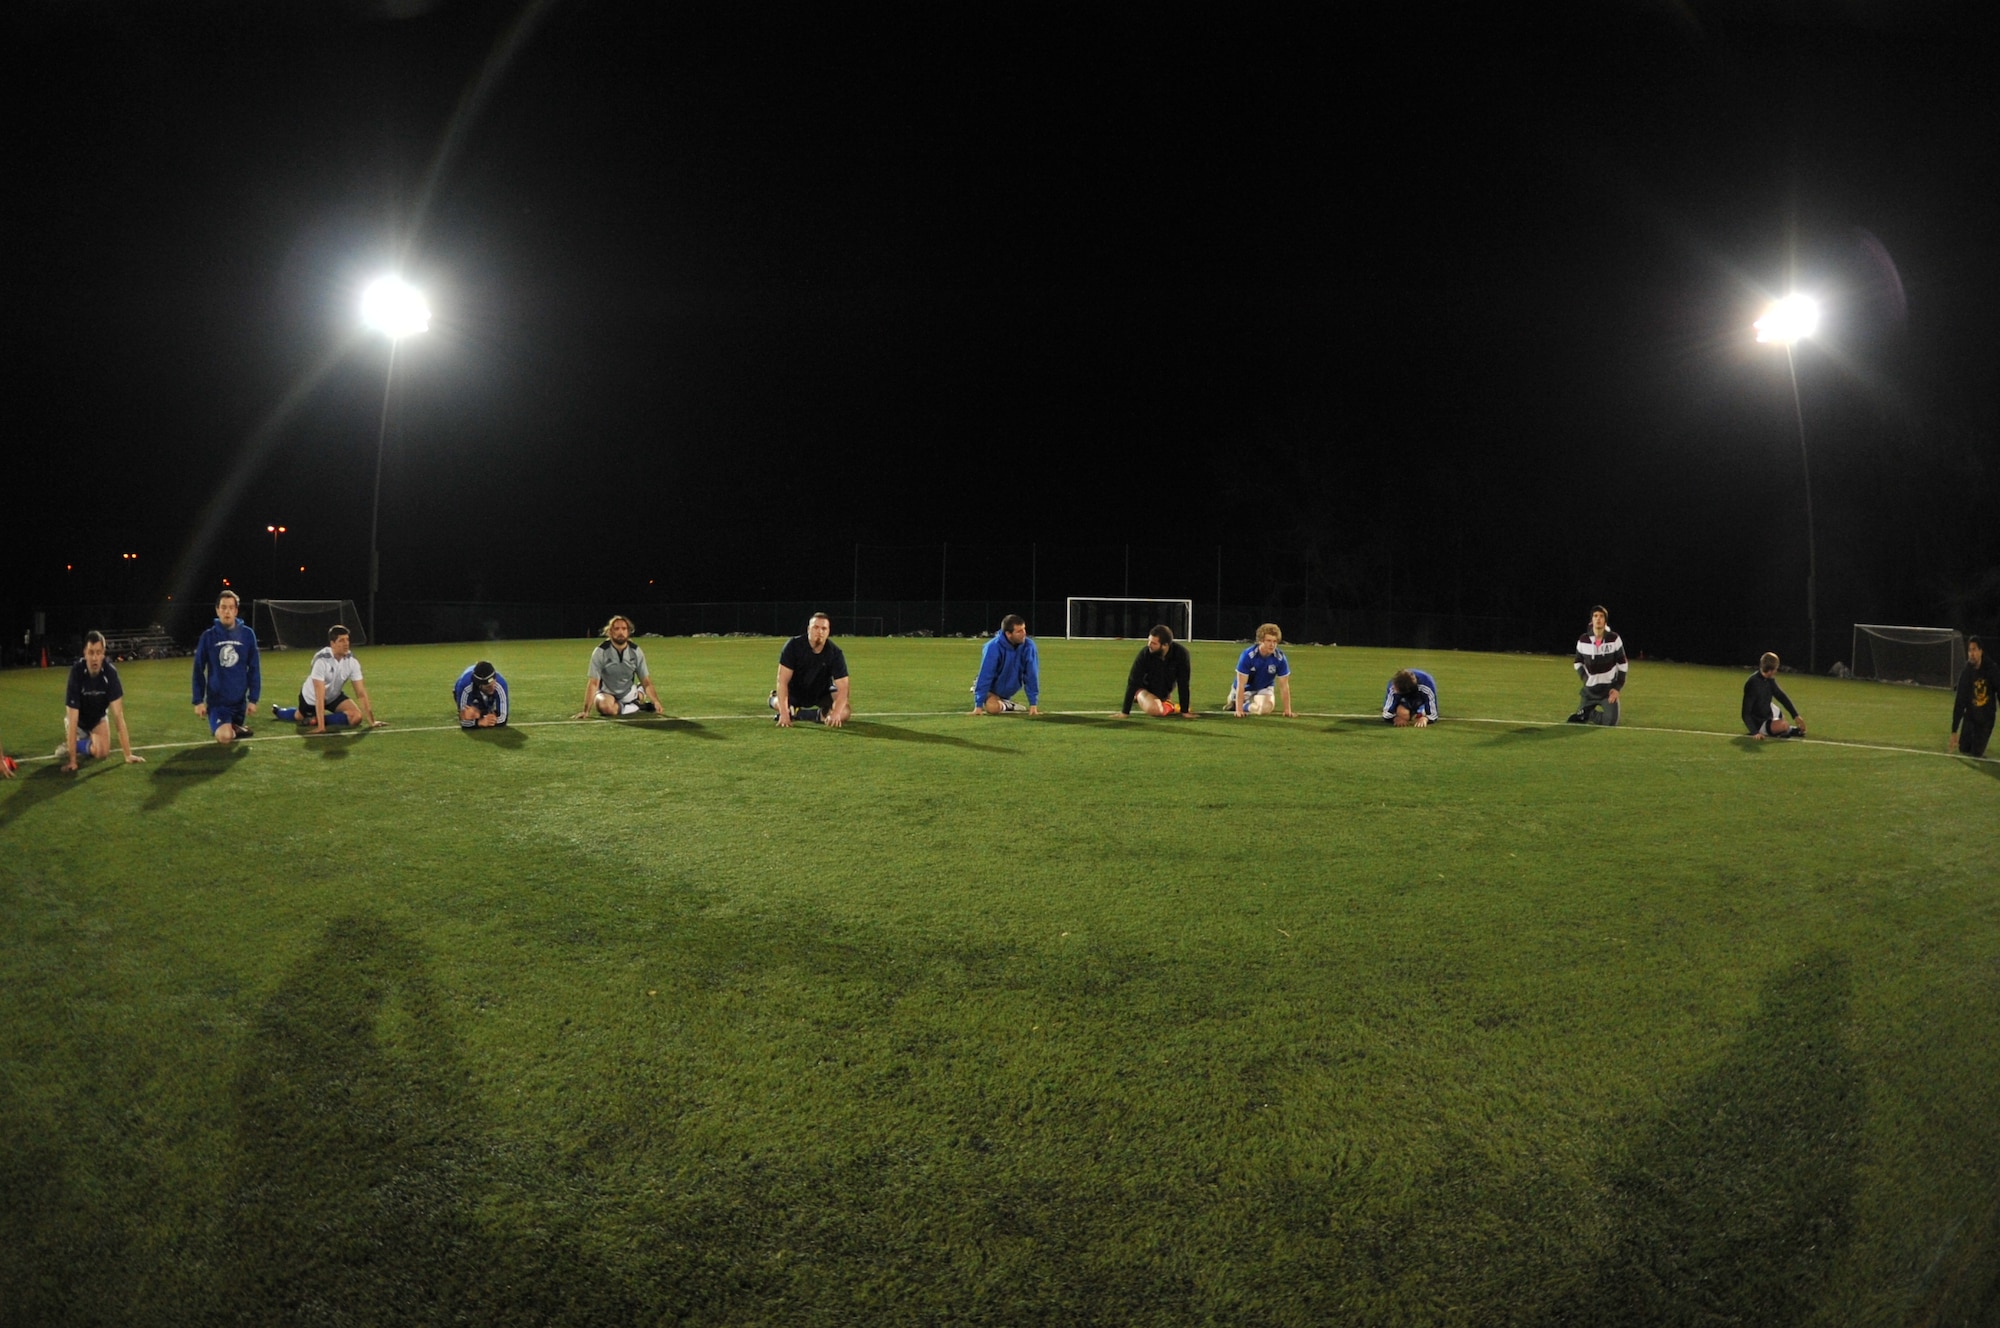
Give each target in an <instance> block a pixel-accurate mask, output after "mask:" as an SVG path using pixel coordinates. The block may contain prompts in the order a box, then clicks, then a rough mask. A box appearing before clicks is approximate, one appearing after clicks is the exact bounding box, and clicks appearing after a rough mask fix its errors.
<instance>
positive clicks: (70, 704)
mask: <svg viewBox="0 0 2000 1328" xmlns="http://www.w3.org/2000/svg"><path fill="white" fill-rule="evenodd" d="M107 715H108V716H110V719H107V718H106V716H107ZM112 719H115V720H117V721H118V746H119V747H120V748H122V749H123V750H124V752H125V764H127V765H138V764H140V763H141V762H143V761H144V760H145V759H146V758H145V757H143V756H134V755H133V754H132V735H131V734H130V733H128V732H127V731H126V729H125V688H124V685H123V684H122V683H120V682H119V681H118V670H117V669H115V668H113V667H112V666H111V665H110V664H107V663H106V662H105V660H104V633H102V632H91V633H89V634H87V635H86V636H85V637H84V638H83V658H82V659H80V660H78V661H77V662H76V663H74V664H72V665H70V670H69V691H68V694H67V695H66V696H65V697H64V698H63V745H62V746H61V747H59V748H57V749H56V755H57V756H59V757H61V758H62V762H63V767H62V768H63V769H64V770H65V771H66V772H68V773H70V774H75V773H76V762H77V758H78V757H82V756H90V757H95V758H97V759H99V760H102V759H103V758H104V757H106V756H109V755H110V754H111V720H112Z"/></svg>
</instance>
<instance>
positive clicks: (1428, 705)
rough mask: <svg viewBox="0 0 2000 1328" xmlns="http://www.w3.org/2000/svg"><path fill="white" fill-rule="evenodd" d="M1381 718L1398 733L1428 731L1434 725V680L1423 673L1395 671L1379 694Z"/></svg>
mask: <svg viewBox="0 0 2000 1328" xmlns="http://www.w3.org/2000/svg"><path fill="white" fill-rule="evenodd" d="M1382 718H1383V719H1384V720H1385V721H1387V722H1388V723H1391V724H1394V725H1395V726H1396V727H1397V728H1399V729H1427V728H1429V727H1430V726H1431V725H1433V724H1435V723H1437V720H1438V685H1437V679H1435V678H1433V677H1431V675H1430V674H1428V673H1425V672H1424V671H1423V670H1422V669H1398V670H1397V671H1396V676H1395V677H1393V678H1391V679H1389V689H1388V690H1387V691H1386V692H1384V693H1383V694H1382Z"/></svg>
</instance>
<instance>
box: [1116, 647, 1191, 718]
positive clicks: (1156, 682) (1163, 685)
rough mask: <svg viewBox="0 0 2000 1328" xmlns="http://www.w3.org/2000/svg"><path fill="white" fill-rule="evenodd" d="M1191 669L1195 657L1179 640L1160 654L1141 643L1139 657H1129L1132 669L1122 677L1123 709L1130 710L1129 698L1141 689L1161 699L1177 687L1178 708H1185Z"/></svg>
mask: <svg viewBox="0 0 2000 1328" xmlns="http://www.w3.org/2000/svg"><path fill="white" fill-rule="evenodd" d="M1193 672H1194V660H1193V658H1192V657H1191V656H1190V655H1189V654H1188V649H1187V647H1186V646H1184V645H1182V644H1181V643H1180V642H1178V641H1176V642H1174V643H1173V644H1172V645H1170V646H1168V647H1167V649H1166V653H1165V654H1162V655H1156V654H1154V653H1153V652H1152V651H1151V650H1149V649H1147V648H1146V647H1145V646H1140V647H1139V657H1138V658H1137V659H1135V660H1133V661H1132V672H1131V673H1130V674H1129V675H1127V676H1126V679H1125V713H1126V714H1128V715H1129V714H1131V713H1132V702H1133V700H1134V698H1136V697H1137V696H1138V695H1139V693H1140V691H1141V690H1144V691H1148V692H1151V693H1152V694H1153V695H1154V696H1157V697H1159V698H1160V699H1161V700H1162V701H1164V700H1166V699H1167V693H1169V692H1172V691H1174V690H1175V689H1179V691H1180V694H1181V709H1182V710H1186V709H1187V708H1188V682H1189V680H1190V679H1191V678H1192V676H1193Z"/></svg>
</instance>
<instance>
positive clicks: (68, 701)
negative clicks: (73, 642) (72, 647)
mask: <svg viewBox="0 0 2000 1328" xmlns="http://www.w3.org/2000/svg"><path fill="white" fill-rule="evenodd" d="M107 715H108V716H109V717H110V719H115V720H117V721H118V746H119V747H120V748H122V749H123V750H124V752H125V764H126V765H139V764H141V763H142V762H144V761H145V759H146V758H145V757H143V756H134V755H133V754H132V735H131V734H130V733H129V732H127V731H126V728H125V687H124V685H123V684H122V683H120V682H119V681H118V670H117V669H115V668H113V667H112V666H111V665H110V664H108V663H106V662H105V659H104V633H102V632H90V633H88V634H86V635H85V636H84V638H83V658H82V659H80V660H78V661H77V662H76V663H74V664H72V665H70V668H69V691H68V693H67V695H65V696H64V698H63V744H62V746H61V747H60V748H58V749H57V751H56V755H57V756H60V757H61V758H62V762H63V766H62V768H63V770H64V772H65V773H67V774H72V775H73V774H75V773H76V763H77V758H78V757H82V756H90V757H95V758H97V759H98V760H102V759H103V758H105V757H106V756H109V755H110V754H111V724H110V719H107V718H106V716H107ZM78 735H81V736H78ZM223 741H225V742H226V741H228V740H227V739H224V740H223ZM9 773H10V774H11V773H12V772H9Z"/></svg>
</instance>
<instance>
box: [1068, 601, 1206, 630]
mask: <svg viewBox="0 0 2000 1328" xmlns="http://www.w3.org/2000/svg"><path fill="white" fill-rule="evenodd" d="M1064 616H1065V619H1066V622H1067V629H1066V633H1065V634H1066V635H1068V636H1069V637H1071V638H1072V639H1092V638H1095V639H1099V640H1110V639H1119V638H1122V639H1125V640H1132V639H1135V638H1137V637H1141V636H1144V635H1146V634H1147V633H1148V632H1150V631H1152V630H1153V629H1154V628H1155V627H1158V626H1159V625H1160V624H1161V623H1165V624H1166V625H1167V626H1168V627H1171V628H1173V630H1174V639H1175V640H1176V641H1185V640H1188V639H1189V638H1190V637H1192V636H1193V635H1194V601H1193V600H1191V599H1132V598H1129V597H1126V596H1120V595H1106V596H1099V597H1096V598H1090V597H1088V596H1074V597H1072V598H1071V599H1070V600H1069V601H1068V612H1067V613H1066V614H1065V615H1064Z"/></svg>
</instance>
